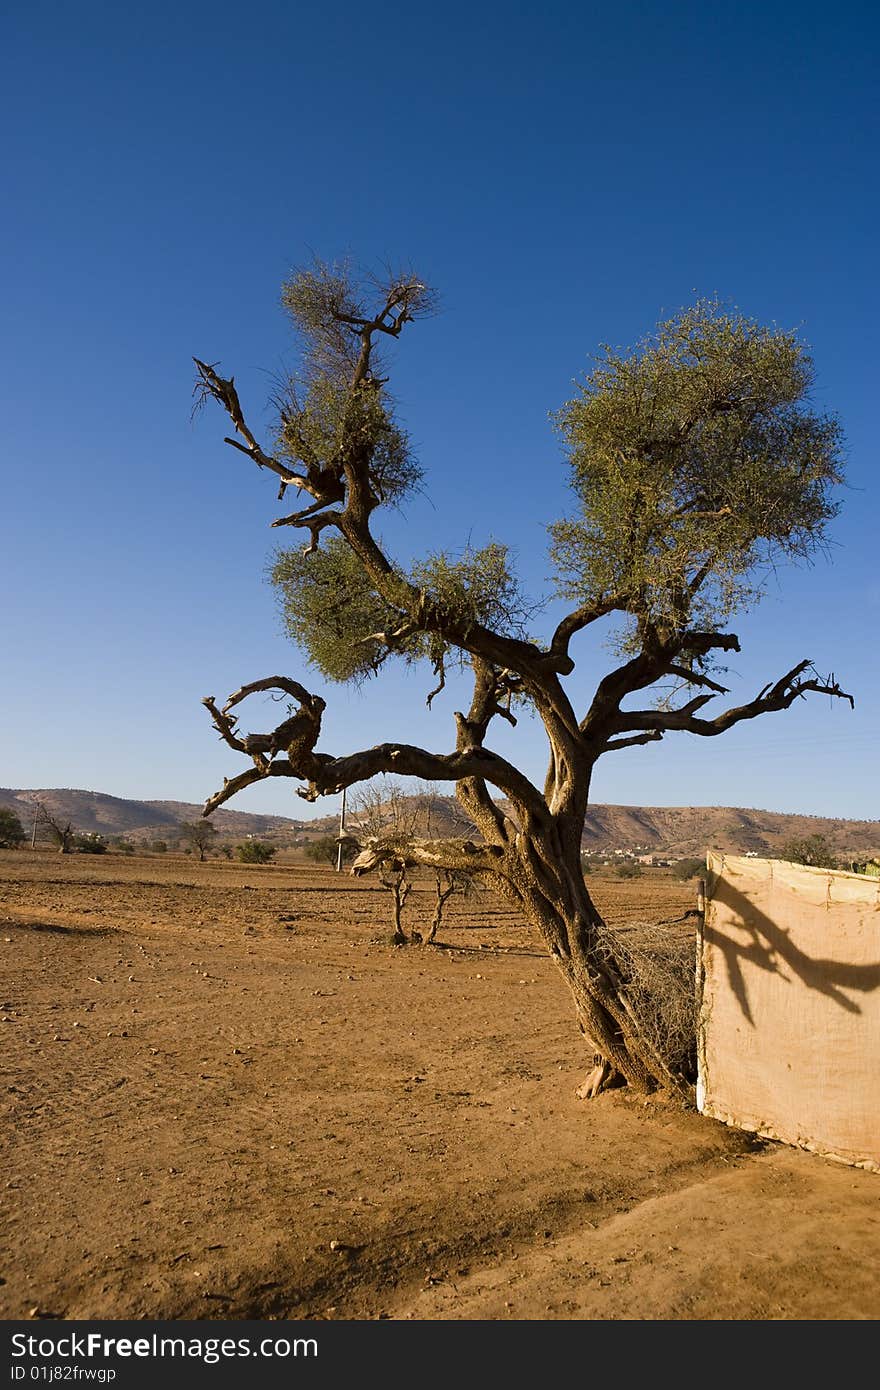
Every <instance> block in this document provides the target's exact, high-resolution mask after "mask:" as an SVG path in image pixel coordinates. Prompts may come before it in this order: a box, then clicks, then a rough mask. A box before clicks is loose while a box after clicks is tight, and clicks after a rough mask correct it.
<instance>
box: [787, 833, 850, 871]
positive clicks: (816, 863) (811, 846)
mask: <svg viewBox="0 0 880 1390" xmlns="http://www.w3.org/2000/svg"><path fill="white" fill-rule="evenodd" d="M779 857H780V859H786V860H788V862H789V863H790V864H811V865H812V866H813V867H814V868H817V869H836V868H838V867H839V865H838V860H837V855H836V854H835V853H834V851H833V849H832V848H831V845H830V844H829V843H828V841H827V840H826V838H825V836H824V835H802V836H801V837H800V838H796V839H793V840H788V841H786V843H785V844H784V845H783V846H782V848H781V849H780V851H779Z"/></svg>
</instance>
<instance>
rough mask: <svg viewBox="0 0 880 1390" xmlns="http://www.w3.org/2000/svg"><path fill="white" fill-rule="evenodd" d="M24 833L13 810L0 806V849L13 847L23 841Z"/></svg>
mask: <svg viewBox="0 0 880 1390" xmlns="http://www.w3.org/2000/svg"><path fill="white" fill-rule="evenodd" d="M24 839H25V833H24V830H23V829H22V824H21V821H20V820H19V819H18V816H17V815H16V814H15V812H14V811H10V810H9V809H8V808H7V807H6V806H0V849H15V847H16V845H20V844H23V843H24Z"/></svg>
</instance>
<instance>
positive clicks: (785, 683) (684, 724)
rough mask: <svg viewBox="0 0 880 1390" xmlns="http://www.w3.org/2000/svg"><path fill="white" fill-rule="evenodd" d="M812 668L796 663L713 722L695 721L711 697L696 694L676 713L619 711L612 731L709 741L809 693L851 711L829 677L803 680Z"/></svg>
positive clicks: (807, 664)
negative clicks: (671, 733) (673, 732)
mask: <svg viewBox="0 0 880 1390" xmlns="http://www.w3.org/2000/svg"><path fill="white" fill-rule="evenodd" d="M813 669H814V668H813V666H812V663H811V662H810V661H808V660H807V661H801V662H798V664H797V666H793V667H792V669H791V670H790V671H787V672H786V673H785V675H784V676H781V677H780V679H779V680H778V681H776V682H775V683H774V684H773V685H769V686H765V687H764V689H763V690H762V691H761V692H760V693H759V694H758V695H756V696H755V698H754V700H749V701H748V702H747V703H746V704H744V705H737V706H735V707H734V708H733V709H729V710H725V711H724V713H723V714H719V715H718V716H717V718H715V719H698V718H697V717H696V710H697V709H699V708H701V707H702V706H703V705H705V704H706V703H707V702H708V701H709V700H711V699H713V698H714V697H713V696H712V695H700V696H697V698H696V699H694V700H691V701H689V703H688V704H686V705H683V706H682V708H681V709H678V710H638V711H629V710H626V711H623V712H622V713H621V714H620V715H619V717H618V718H617V719H616V720H615V721H614V728H613V732H614V733H623V732H626V731H628V730H631V729H641V730H644V731H646V732H649V731H650V732H654V733H655V735H656V734H658V733H659V734H661V735H662V734H663V733H665V732H666V731H668V730H670V729H680V730H685V731H686V732H687V733H691V734H700V735H701V736H703V737H708V738H711V737H714V736H715V735H717V734H723V733H724V732H725V731H726V730H727V729H730V728H732V727H733V725H734V724H740V723H742V722H743V720H746V719H756V718H757V717H758V716H759V715H762V714H772V713H775V712H777V711H779V710H784V709H788V708H789V706H790V705H792V704H793V703H794V701H795V700H797V699H800V698H801V697H803V696H805V695H807V694H809V693H811V692H812V693H815V694H819V695H830V696H832V697H833V698H835V699H838V700H848V701H849V703H850V706H851V707H852V708H855V701H854V699H853V697H852V695H848V694H847V692H846V691H845V690H843V689H841V687H840V685H839V684H838V682H837V681H836V680H835V679H834V676H833V675H830V676H828V677H827V679H823V678H822V677H819V676H815V677H811V678H810V679H804V673H805V672H806V671H809V670H813ZM611 746H614V745H611Z"/></svg>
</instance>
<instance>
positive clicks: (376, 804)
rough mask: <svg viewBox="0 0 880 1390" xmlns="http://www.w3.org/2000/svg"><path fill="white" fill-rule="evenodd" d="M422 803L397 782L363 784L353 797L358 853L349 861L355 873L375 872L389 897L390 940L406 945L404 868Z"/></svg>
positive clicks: (409, 885) (407, 882)
mask: <svg viewBox="0 0 880 1390" xmlns="http://www.w3.org/2000/svg"><path fill="white" fill-rule="evenodd" d="M422 818H423V811H422V807H421V806H420V804H419V802H418V800H417V799H416V798H414V797H408V796H407V795H406V793H405V792H404V790H403V788H402V787H401V786H400V784H399V783H398V782H394V781H392V782H389V783H388V784H387V785H386V786H384V787H383V786H379V785H378V784H376V783H373V784H370V785H367V786H365V787H362V788H361V789H360V791H359V792H357V793H356V795H355V796H354V798H353V799H352V822H351V824H350V827H349V828H350V830H351V831H353V832H354V834H353V835H352V836H351V837H350V838H354V839H356V840H357V844H358V853H357V855H356V856H355V859H354V862H353V864H352V870H351V871H352V873H353V874H354V875H355V876H356V877H360V876H361V875H362V874H365V873H370V872H377V873H378V875H379V882H380V883H381V884H382V886H383V888H387V890H388V892H389V893H390V894H391V901H392V913H393V916H392V921H393V932H392V937H391V940H392V943H393V944H394V945H395V946H406V945H407V944H408V942H409V940H410V938H409V937H408V936H407V934H406V932H405V931H404V929H403V909H404V907H405V906H406V900H407V898H408V897H409V895H410V893H411V892H412V881H411V879H410V878H409V875H408V873H407V870H408V869H409V868H411V867H412V865H413V863H414V860H413V859H412V857H411V854H410V846H411V844H412V842H413V840H414V839H415V838H417V837H418V834H419V830H420V821H421V820H422Z"/></svg>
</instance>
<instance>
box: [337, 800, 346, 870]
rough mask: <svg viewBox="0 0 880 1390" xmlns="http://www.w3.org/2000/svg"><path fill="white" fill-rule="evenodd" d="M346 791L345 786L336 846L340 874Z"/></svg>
mask: <svg viewBox="0 0 880 1390" xmlns="http://www.w3.org/2000/svg"><path fill="white" fill-rule="evenodd" d="M345 792H346V788H345V787H343V788H342V805H341V807H340V808H339V842H338V844H337V846H336V872H337V873H338V874H341V873H342V837H343V836H344V834H345Z"/></svg>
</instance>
